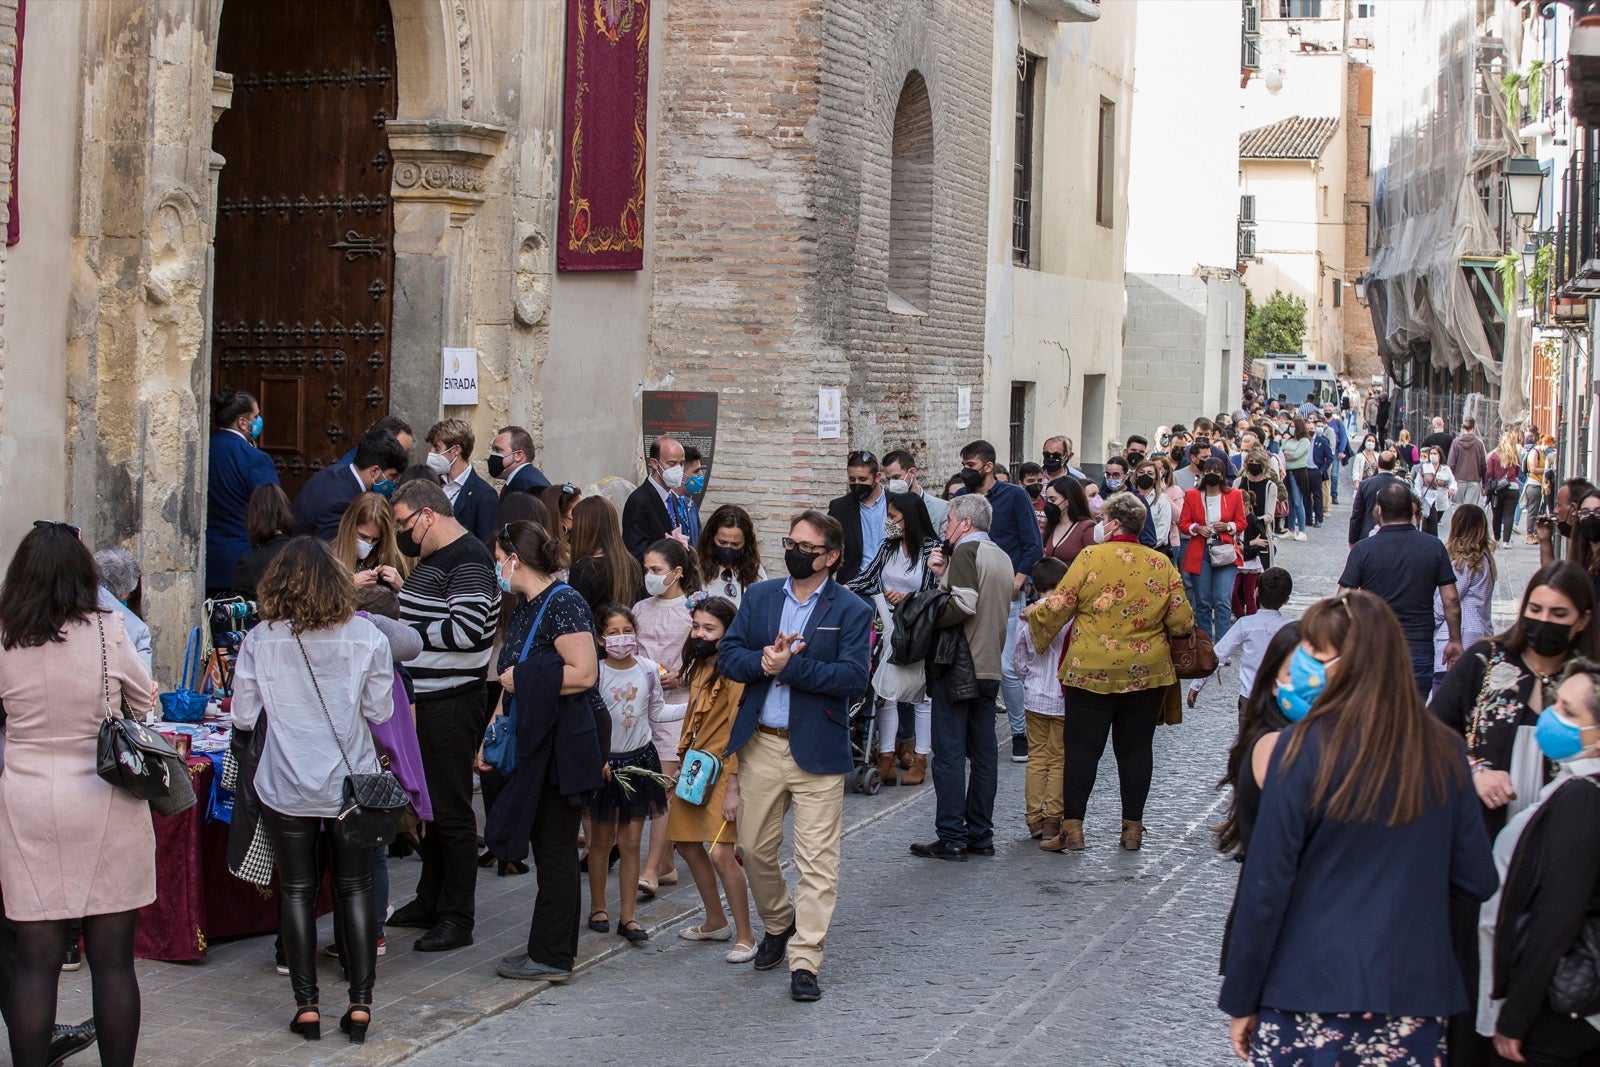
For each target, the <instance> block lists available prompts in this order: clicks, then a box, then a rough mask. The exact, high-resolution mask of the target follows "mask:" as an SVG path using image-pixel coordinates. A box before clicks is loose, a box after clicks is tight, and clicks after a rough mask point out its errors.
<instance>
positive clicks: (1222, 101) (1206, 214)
mask: <svg viewBox="0 0 1600 1067" xmlns="http://www.w3.org/2000/svg"><path fill="white" fill-rule="evenodd" d="M1112 6H1118V5H1112ZM1136 10H1137V33H1136V37H1137V40H1136V44H1135V50H1134V71H1135V86H1136V88H1135V91H1134V95H1133V126H1132V131H1131V148H1130V170H1129V175H1128V270H1129V271H1130V272H1138V273H1187V272H1188V271H1191V270H1193V269H1194V268H1195V267H1196V266H1197V265H1203V266H1210V267H1232V266H1233V265H1234V260H1235V253H1236V250H1237V246H1236V243H1235V242H1236V233H1235V225H1236V222H1237V219H1238V214H1239V212H1238V207H1239V199H1238V197H1239V187H1238V185H1239V183H1238V163H1239V151H1238V147H1239V146H1238V134H1239V116H1240V108H1239V105H1240V91H1239V34H1240V5H1239V4H1238V3H1237V0H1139V3H1138V4H1137V5H1136Z"/></svg>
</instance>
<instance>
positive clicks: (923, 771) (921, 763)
mask: <svg viewBox="0 0 1600 1067" xmlns="http://www.w3.org/2000/svg"><path fill="white" fill-rule="evenodd" d="M927 777H928V757H927V756H924V755H922V754H921V753H918V752H913V753H911V766H910V767H908V768H906V773H905V774H904V775H902V776H901V778H900V784H901V785H921V784H922V782H923V780H924V779H925V778H927Z"/></svg>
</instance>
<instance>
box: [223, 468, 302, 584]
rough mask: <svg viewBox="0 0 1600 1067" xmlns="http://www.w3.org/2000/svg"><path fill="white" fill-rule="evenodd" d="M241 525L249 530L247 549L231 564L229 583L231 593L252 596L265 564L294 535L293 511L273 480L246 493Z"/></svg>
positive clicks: (264, 570) (287, 499)
mask: <svg viewBox="0 0 1600 1067" xmlns="http://www.w3.org/2000/svg"><path fill="white" fill-rule="evenodd" d="M244 524H245V529H246V530H248V531H249V533H250V551H249V552H246V553H245V554H244V555H242V556H240V557H239V562H237V563H235V564H234V565H233V583H232V584H233V591H234V592H235V593H238V594H239V595H240V596H243V597H249V598H251V599H254V598H255V595H256V585H257V584H259V583H260V581H261V576H262V575H263V574H265V573H266V572H267V565H268V564H270V563H271V562H272V561H273V560H275V559H277V558H278V553H279V552H282V551H283V546H284V545H286V544H288V543H289V538H291V537H293V536H294V510H293V509H292V508H290V506H289V498H288V497H287V496H285V495H284V492H283V490H282V489H280V488H279V487H278V485H277V483H273V484H271V485H263V486H261V487H260V488H259V489H257V490H256V491H255V492H253V493H251V494H250V503H249V504H248V505H246V507H245V509H244Z"/></svg>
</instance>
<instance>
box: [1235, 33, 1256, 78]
mask: <svg viewBox="0 0 1600 1067" xmlns="http://www.w3.org/2000/svg"><path fill="white" fill-rule="evenodd" d="M1239 65H1240V66H1242V67H1243V68H1244V69H1245V70H1260V69H1261V38H1259V37H1253V36H1246V37H1244V38H1243V39H1242V40H1241V42H1240V54H1239Z"/></svg>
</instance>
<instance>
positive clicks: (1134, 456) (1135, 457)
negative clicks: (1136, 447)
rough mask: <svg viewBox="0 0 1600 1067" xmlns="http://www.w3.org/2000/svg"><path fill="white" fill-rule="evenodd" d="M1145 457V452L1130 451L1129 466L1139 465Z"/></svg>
mask: <svg viewBox="0 0 1600 1067" xmlns="http://www.w3.org/2000/svg"><path fill="white" fill-rule="evenodd" d="M1143 459H1144V453H1143V452H1129V453H1128V466H1130V467H1137V466H1138V465H1139V463H1140V461H1141V460H1143Z"/></svg>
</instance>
